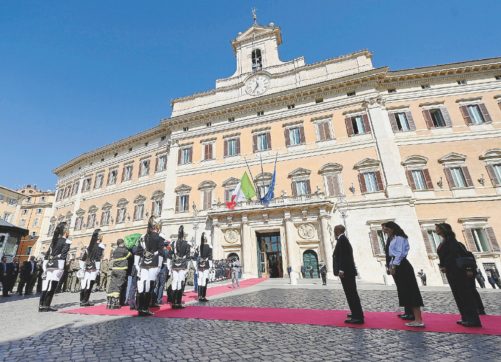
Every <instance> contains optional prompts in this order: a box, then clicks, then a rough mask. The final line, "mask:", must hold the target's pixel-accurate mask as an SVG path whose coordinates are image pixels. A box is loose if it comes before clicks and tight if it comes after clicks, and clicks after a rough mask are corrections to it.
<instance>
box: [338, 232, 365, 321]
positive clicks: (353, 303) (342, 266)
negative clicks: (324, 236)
mask: <svg viewBox="0 0 501 362" xmlns="http://www.w3.org/2000/svg"><path fill="white" fill-rule="evenodd" d="M345 230H346V229H345V227H344V226H343V225H337V226H336V227H334V236H335V237H336V240H337V243H336V247H335V248H334V253H333V255H332V259H333V265H334V275H335V276H339V278H340V279H341V284H342V285H343V290H344V294H345V295H346V300H347V301H348V306H349V307H350V311H351V313H350V314H348V319H347V320H345V321H344V322H345V323H349V324H363V323H364V312H363V310H362V305H361V304H360V298H359V296H358V292H357V282H356V280H355V278H356V276H357V269H356V267H355V260H354V259H353V249H352V247H351V244H350V241H349V240H348V238H347V237H346V235H345V234H344V233H345Z"/></svg>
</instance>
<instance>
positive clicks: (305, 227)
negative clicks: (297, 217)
mask: <svg viewBox="0 0 501 362" xmlns="http://www.w3.org/2000/svg"><path fill="white" fill-rule="evenodd" d="M297 233H298V234H299V236H300V237H301V238H302V239H306V240H310V239H313V238H314V237H315V226H313V224H311V223H307V224H301V225H299V226H298V228H297Z"/></svg>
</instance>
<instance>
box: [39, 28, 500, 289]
mask: <svg viewBox="0 0 501 362" xmlns="http://www.w3.org/2000/svg"><path fill="white" fill-rule="evenodd" d="M281 43H282V37H281V31H280V28H279V27H277V26H275V25H274V24H273V23H271V24H269V25H267V26H261V25H258V24H254V25H253V26H251V27H250V28H249V29H247V30H246V31H245V32H243V33H239V34H238V35H237V37H236V38H235V39H234V40H233V42H232V47H233V51H234V55H235V59H236V71H235V73H234V74H233V75H232V76H230V77H228V78H224V79H218V80H216V86H215V88H214V89H212V90H210V91H207V92H203V93H198V94H194V95H191V96H188V97H182V98H178V99H175V100H173V101H172V114H171V116H170V117H169V118H166V119H164V120H162V121H161V122H160V124H158V125H157V126H156V127H154V128H152V129H149V130H146V131H144V132H142V133H140V134H137V135H133V136H131V137H129V138H127V139H124V140H120V141H118V142H115V143H113V144H110V145H107V146H104V147H102V148H100V149H97V150H94V151H91V152H89V153H86V154H83V155H80V156H78V157H76V158H75V159H73V160H71V161H69V162H67V163H65V164H64V165H61V166H59V167H57V168H56V169H55V173H56V175H57V176H58V183H57V196H56V201H55V203H54V208H53V212H52V217H51V218H50V219H47V221H46V222H45V223H44V226H43V227H44V228H45V229H43V230H42V237H41V238H40V239H39V240H40V242H39V243H38V244H37V248H34V250H33V253H34V254H35V255H37V253H40V252H43V251H44V250H45V249H46V248H47V245H48V243H49V240H50V235H51V233H52V231H53V229H54V226H55V224H56V223H57V222H58V221H61V220H67V221H69V222H70V225H71V233H72V236H71V237H72V239H73V241H74V242H73V244H72V245H74V249H73V250H72V253H73V254H74V255H76V254H78V249H79V248H80V247H81V246H84V245H85V246H86V245H87V244H88V242H89V239H90V235H91V233H92V231H93V230H94V229H95V228H97V227H99V228H101V229H102V230H103V233H104V235H105V239H104V240H105V242H106V243H107V244H109V245H110V247H109V248H108V249H107V254H106V255H109V252H111V249H112V245H113V244H114V243H115V242H116V239H117V238H119V237H123V236H124V235H127V234H131V233H134V232H144V231H145V229H146V222H147V219H148V217H149V216H150V215H157V216H159V217H160V218H161V221H162V228H163V232H164V233H165V234H166V235H167V236H168V237H169V238H173V239H174V238H175V235H176V233H177V229H178V227H179V225H184V227H185V230H186V231H187V232H188V238H189V239H193V240H195V241H196V242H197V243H198V242H199V239H200V235H201V233H202V232H205V233H206V235H208V236H209V240H211V243H212V245H213V248H214V257H215V258H218V259H222V258H227V257H228V256H232V255H237V256H238V257H239V258H240V259H241V261H242V267H243V273H244V275H245V276H258V275H261V276H269V277H282V276H284V275H287V267H288V266H290V267H291V268H292V269H293V271H294V272H298V273H299V272H300V271H301V269H302V268H303V269H305V270H306V271H309V270H310V268H311V269H312V270H313V273H314V275H317V273H318V264H319V263H326V265H327V269H328V276H329V277H333V274H332V251H333V248H334V246H335V240H334V237H333V227H334V226H335V225H336V224H344V225H345V226H346V228H347V231H348V236H349V238H350V240H351V242H352V245H353V248H354V255H355V262H356V264H357V268H358V271H359V277H360V279H361V280H364V281H367V282H376V283H390V281H389V280H388V279H387V277H386V273H385V268H384V263H385V260H384V237H383V234H382V232H381V223H382V222H384V221H389V220H393V221H396V222H397V223H398V224H400V225H401V226H402V227H403V229H404V230H405V231H406V233H407V234H408V235H409V241H410V246H411V251H410V254H409V259H410V261H411V262H412V264H413V265H414V267H415V269H416V272H417V271H418V270H419V269H423V270H424V271H425V272H426V274H427V276H428V283H429V284H431V285H442V284H443V283H444V282H445V281H444V278H443V277H442V275H441V273H440V272H439V269H438V258H437V255H436V247H437V245H438V243H439V242H440V241H439V238H438V236H437V235H436V234H435V233H434V231H433V229H434V224H435V223H437V222H448V223H450V224H451V225H452V226H453V228H454V230H455V232H456V233H457V236H458V239H459V240H461V241H463V242H465V244H466V245H467V247H468V248H469V249H470V250H471V251H472V252H474V254H475V255H476V256H477V261H478V264H479V266H480V268H481V270H482V272H483V273H484V276H485V271H487V270H488V271H491V270H493V271H496V270H501V263H500V262H501V260H500V247H499V243H498V241H497V239H496V236H498V237H501V219H500V218H499V216H498V215H499V214H500V213H501V103H500V102H501V58H493V59H484V60H473V61H467V62H462V63H453V64H445V65H435V66H429V67H422V68H415V69H405V70H398V71H392V70H390V69H389V68H388V67H380V68H375V67H374V66H373V64H372V54H371V53H370V52H369V51H367V50H362V51H358V52H354V53H351V54H348V55H344V56H340V57H337V58H332V59H328V60H325V61H321V62H318V63H314V64H306V62H305V60H304V58H303V57H299V58H296V59H293V60H290V61H282V60H280V57H279V46H280V44H281ZM275 160H276V184H275V198H274V199H273V200H272V201H271V203H270V204H269V205H268V206H263V205H261V204H260V203H259V202H256V201H249V202H243V203H239V204H238V205H237V206H236V207H235V209H228V208H227V207H226V204H225V202H226V201H229V199H230V198H231V193H232V191H233V190H234V189H235V187H236V185H237V184H238V182H239V179H240V178H241V176H242V174H243V173H244V172H245V171H247V172H248V173H250V177H251V178H252V179H253V181H254V183H255V185H256V186H257V189H258V190H257V193H258V194H261V195H264V193H265V192H266V191H267V190H268V187H269V185H270V182H271V180H272V175H273V172H274V165H275ZM249 170H250V172H249ZM306 274H307V275H308V274H309V273H308V272H307V273H306Z"/></svg>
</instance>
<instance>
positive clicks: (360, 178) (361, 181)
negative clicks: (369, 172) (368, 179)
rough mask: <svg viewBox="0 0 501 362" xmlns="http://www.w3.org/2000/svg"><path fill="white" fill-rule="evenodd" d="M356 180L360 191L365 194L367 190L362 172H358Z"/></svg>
mask: <svg viewBox="0 0 501 362" xmlns="http://www.w3.org/2000/svg"><path fill="white" fill-rule="evenodd" d="M358 182H359V184H360V192H361V193H362V194H365V193H366V192H367V186H366V185H365V177H364V174H363V173H359V174H358Z"/></svg>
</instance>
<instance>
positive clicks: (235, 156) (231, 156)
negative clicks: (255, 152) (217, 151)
mask: <svg viewBox="0 0 501 362" xmlns="http://www.w3.org/2000/svg"><path fill="white" fill-rule="evenodd" d="M237 157H240V154H238V155H227V156H224V158H225V159H227V158H233V159H236V158H237Z"/></svg>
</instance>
